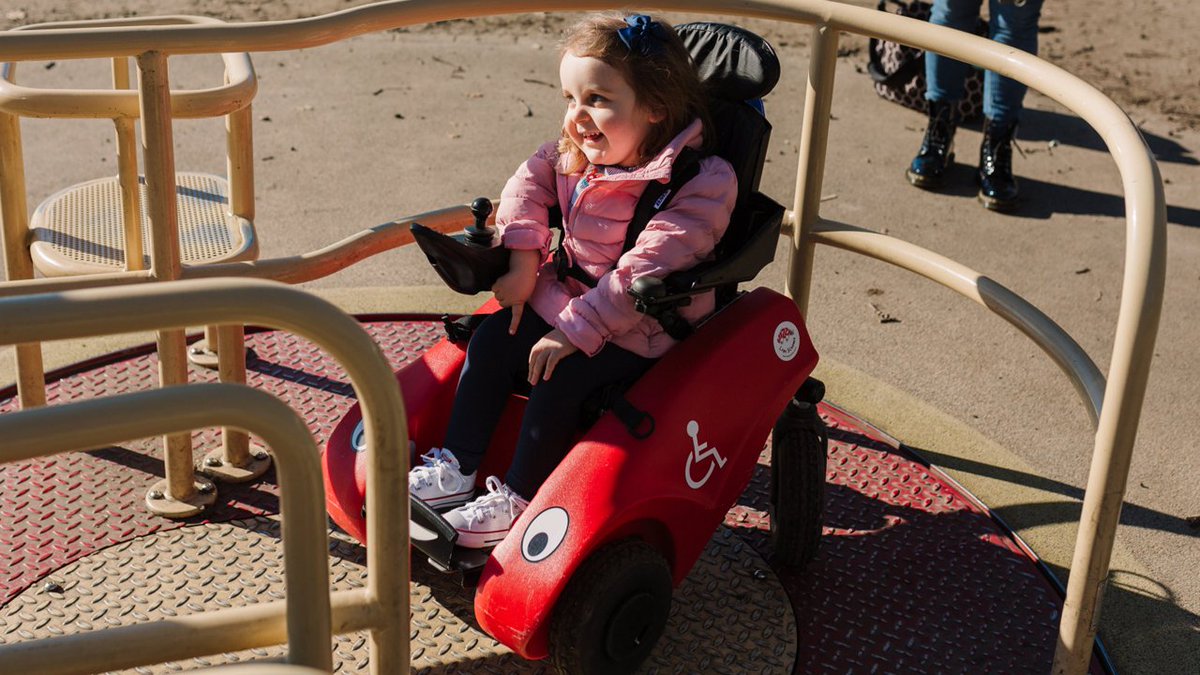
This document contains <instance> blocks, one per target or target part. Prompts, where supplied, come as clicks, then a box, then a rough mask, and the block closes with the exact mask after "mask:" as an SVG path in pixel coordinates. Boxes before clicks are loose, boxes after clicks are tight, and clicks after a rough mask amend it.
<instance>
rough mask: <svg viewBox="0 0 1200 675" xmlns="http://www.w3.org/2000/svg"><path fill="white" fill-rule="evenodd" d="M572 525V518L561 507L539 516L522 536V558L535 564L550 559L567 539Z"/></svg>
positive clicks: (543, 512) (550, 509) (531, 522)
mask: <svg viewBox="0 0 1200 675" xmlns="http://www.w3.org/2000/svg"><path fill="white" fill-rule="evenodd" d="M570 524H571V517H570V515H569V514H568V513H567V510H566V509H564V508H562V507H561V506H554V507H551V508H548V509H546V510H545V511H542V512H541V513H539V514H537V517H536V518H534V519H533V520H532V521H530V522H529V527H526V528H525V534H524V535H522V536H521V557H523V558H525V559H526V560H528V561H529V562H533V563H535V562H541V561H543V560H545V559H546V558H549V557H550V554H551V553H554V552H555V551H556V550H558V546H559V544H562V543H563V540H564V539H566V538H567V527H568V526H569V525H570Z"/></svg>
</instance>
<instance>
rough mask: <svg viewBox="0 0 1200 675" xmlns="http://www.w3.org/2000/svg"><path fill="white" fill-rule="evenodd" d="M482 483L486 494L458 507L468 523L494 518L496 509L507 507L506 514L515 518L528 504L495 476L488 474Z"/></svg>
mask: <svg viewBox="0 0 1200 675" xmlns="http://www.w3.org/2000/svg"><path fill="white" fill-rule="evenodd" d="M484 485H486V486H487V494H484V495H480V496H479V497H478V498H477V499H476V500H475V501H472V502H468V503H467V504H464V505H463V506H461V507H459V508H460V509H461V511H462V515H463V518H465V519H466V521H467V524H468V525H470V524H471V523H472V522H474V521H479V522H481V523H482V522H483V521H484V519H485V518H495V517H496V510H497V509H499V508H507V509H508V514H509V515H510V516H511V517H512V519H513V520H516V519H517V516H519V515H521V512H522V511H524V510H525V507H526V506H529V502H527V501H525V500H524V499H521V498H520V497H518V496H517V494H516V493H515V492H513V491H512V489H511V488H509V487H508V486H507V485H505V484H504V483H502V482H500V479H499V478H497V477H495V476H488V477H487V480H486V481H484ZM510 524H511V523H510Z"/></svg>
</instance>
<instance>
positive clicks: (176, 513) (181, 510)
mask: <svg viewBox="0 0 1200 675" xmlns="http://www.w3.org/2000/svg"><path fill="white" fill-rule="evenodd" d="M192 486H193V487H194V488H195V491H194V492H193V493H192V494H191V496H189V497H187V498H185V499H175V498H174V497H171V496H170V489H169V486H168V484H167V479H165V478H164V479H162V480H160V481H158V482H157V483H155V484H154V485H151V486H150V489H149V490H148V491H147V492H146V508H148V509H150V512H151V513H153V514H155V515H159V516H162V517H164V518H190V517H192V516H194V515H197V514H199V513H201V512H203V511H204V510H205V509H206V508H208V507H210V506H212V505H213V504H215V503H216V501H217V486H216V485H214V484H213V482H212V481H210V480H208V479H207V478H204V477H203V476H199V475H197V476H195V478H194V480H193V482H192Z"/></svg>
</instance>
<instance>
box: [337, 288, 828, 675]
mask: <svg viewBox="0 0 1200 675" xmlns="http://www.w3.org/2000/svg"><path fill="white" fill-rule="evenodd" d="M495 309H496V305H495V304H494V303H488V304H487V305H484V307H482V308H480V310H479V312H480V313H490V312H492V311H495ZM464 359H465V352H464V351H463V349H462V348H461V347H459V346H458V345H455V344H452V343H450V342H448V341H443V342H441V343H439V344H437V345H436V346H435V347H433V348H432V349H430V350H429V351H427V352H425V354H423V355H422V357H421V358H420V359H419V360H417V361H416V362H413V363H411V364H409V365H407V366H406V367H404V368H403V369H401V370H400V371H398V372H397V374H396V377H397V379H398V380H399V382H400V387H401V391H402V392H403V395H404V402H405V406H406V409H407V414H408V424H409V434H410V436H411V438H412V439H413V441H414V442H415V444H416V447H417V448H418V449H420V450H421V451H424V450H425V449H427V448H429V447H432V446H436V445H439V444H440V443H441V441H442V438H443V436H444V434H445V430H446V426H447V424H448V420H449V415H450V408H451V406H452V404H453V399H454V391H455V388H456V387H457V384H458V376H459V372H460V371H461V369H462V365H463V361H464ZM816 363H817V354H816V351H815V350H814V349H813V346H812V342H811V341H810V340H809V337H808V333H807V331H806V330H805V328H804V321H803V319H802V318H801V316H800V313H799V311H798V310H797V309H796V306H795V303H793V302H792V301H791V300H790V299H788V298H786V297H784V296H782V295H780V294H778V293H775V292H774V291H771V290H768V289H758V290H755V291H753V292H751V293H748V294H746V295H745V296H743V297H742V298H740V299H739V300H738V301H737V302H735V303H733V304H732V305H731V306H729V307H728V308H726V309H725V310H724V311H722V312H721V313H719V314H718V315H717V316H715V317H714V318H713V319H712V320H710V321H709V322H708V323H706V324H705V325H704V326H703V327H702V328H701V329H700V330H699V331H697V332H696V334H695V335H694V336H692V337H691V338H689V339H688V340H686V341H684V342H683V343H681V344H680V345H679V346H677V347H675V348H674V349H672V350H671V351H670V352H668V353H667V355H666V356H664V357H663V358H662V360H660V361H659V362H658V363H657V364H655V366H654V367H653V368H652V369H651V370H650V372H649V373H647V374H646V375H645V376H644V377H643V378H642V379H641V380H640V381H639V382H638V383H637V384H636V385H634V387H633V388H631V389H630V390H629V391H628V392H627V393H626V398H627V399H628V400H629V401H630V402H631V403H632V404H633V405H634V406H636V407H637V408H639V409H640V410H644V411H646V412H649V413H650V414H651V415H652V416H653V418H654V420H655V431H654V433H652V434H651V435H650V436H649V437H647V438H645V439H637V438H634V437H633V436H632V435H631V434H630V433H629V431H628V430H626V428H625V427H624V426H623V425H622V424H621V423H620V421H618V420H617V419H616V418H615V417H614V416H613V415H612V414H606V415H605V416H603V417H602V418H601V419H600V421H598V422H597V423H596V424H595V425H594V426H593V427H592V428H591V429H590V430H588V432H587V433H586V434H584V435H583V436H582V437H581V438H580V440H579V442H578V443H577V444H576V445H575V446H574V448H572V450H571V452H570V453H569V454H568V455H567V457H566V459H565V460H564V461H563V463H562V464H561V465H559V467H558V468H557V469H556V470H555V472H554V473H553V474H552V475H551V476H550V479H549V480H548V481H547V482H546V483H545V484H544V485H543V486H542V488H541V489H540V490H539V491H538V494H537V495H536V496H535V497H534V500H533V501H532V502H531V503H530V506H529V509H528V510H527V511H526V512H525V514H523V515H522V517H521V519H520V520H519V521H518V522H517V525H516V527H515V528H514V530H513V533H512V534H511V535H510V536H509V537H508V538H507V539H505V540H504V542H502V543H501V544H500V546H498V547H497V548H496V549H495V551H493V553H492V556H491V558H490V559H489V560H488V562H487V565H486V566H485V567H484V570H483V574H482V577H481V579H480V583H479V587H478V589H477V591H476V594H475V613H476V618H477V619H478V620H479V623H480V625H481V626H482V627H483V628H484V629H485V630H487V631H488V632H489V633H490V634H491V635H492V636H494V637H495V638H496V639H497V640H499V641H500V642H502V643H503V644H505V645H507V646H508V647H509V648H511V649H512V650H513V651H515V652H517V653H518V654H520V655H521V656H523V657H525V658H528V659H540V658H544V657H545V656H546V655H547V635H548V629H549V618H550V614H551V612H552V610H553V608H554V605H555V603H556V602H557V600H558V597H559V595H560V594H561V593H562V591H563V588H564V587H565V586H566V584H567V582H568V581H569V580H570V578H571V575H572V574H573V573H574V572H575V570H576V569H577V568H578V567H579V565H580V564H581V563H582V562H583V561H584V560H585V559H586V558H587V557H588V556H589V555H591V554H592V552H594V551H596V550H598V549H599V548H600V547H601V546H603V545H605V544H607V543H609V542H611V541H615V540H617V539H622V538H626V537H640V538H642V539H644V540H646V541H647V542H649V543H651V544H652V545H654V546H655V547H656V548H658V549H659V550H660V551H661V552H662V553H663V555H664V557H665V558H666V559H667V561H668V563H669V564H670V565H671V569H672V573H673V577H674V581H675V583H676V584H678V583H679V582H680V581H682V580H683V579H684V577H686V576H687V574H688V572H689V571H690V570H691V568H692V565H694V564H695V562H696V559H697V558H698V557H699V555H700V553H701V552H702V551H703V550H704V546H705V545H706V544H707V542H708V540H709V538H710V537H711V536H712V533H713V531H714V530H715V529H716V528H717V526H718V525H719V524H720V523H721V521H722V519H723V517H724V515H725V512H726V511H727V510H728V509H729V507H730V506H732V505H733V504H734V502H735V501H736V500H737V497H738V495H740V494H741V493H742V491H743V490H744V489H745V487H746V484H747V483H748V482H749V480H750V477H751V475H752V473H753V471H754V466H755V464H756V463H757V459H758V455H759V452H760V451H761V449H762V446H763V443H764V442H765V441H766V438H767V435H768V434H769V433H770V431H771V428H772V426H773V425H774V423H775V420H776V418H777V417H778V416H779V413H780V412H781V411H782V410H783V408H784V406H785V405H786V404H787V401H788V400H789V399H790V398H791V397H792V395H793V394H794V393H795V392H796V390H797V389H798V388H799V387H800V385H801V383H803V382H804V379H805V378H806V377H808V375H809V374H810V373H811V372H812V370H813V368H814V367H815V366H816ZM523 412H524V399H522V398H520V397H516V396H514V397H513V400H512V403H511V404H510V406H509V408H508V409H507V410H506V412H505V415H504V419H503V420H502V422H501V425H500V428H499V429H497V432H496V434H495V435H494V437H493V439H492V445H491V446H490V448H489V450H488V455H487V459H486V460H485V463H484V466H483V467H481V468H480V471H479V473H478V475H479V476H480V480H481V481H482V479H483V478H484V477H486V476H488V475H500V476H503V475H504V472H505V469H506V468H507V466H508V463H509V461H510V460H511V453H512V447H513V445H514V443H515V439H516V433H517V430H518V429H519V427H520V421H521V416H522V414H523ZM360 421H361V413H360V412H359V408H358V406H357V405H356V406H354V407H353V408H352V409H351V410H350V411H349V412H348V413H347V414H346V416H345V417H344V418H343V419H342V421H341V422H340V423H339V424H338V426H337V428H335V429H334V431H333V433H332V434H331V436H330V439H329V443H328V445H327V446H326V450H325V453H324V456H323V465H324V469H325V489H326V498H327V502H328V510H329V513H330V516H331V517H332V518H333V520H334V522H336V523H337V524H338V525H339V526H341V527H342V529H344V530H346V532H347V533H349V534H350V535H351V536H353V537H355V538H356V539H358V540H359V541H361V542H363V543H366V523H365V520H364V518H363V515H362V507H363V503H364V501H365V497H364V495H365V487H366V453H364V452H361V451H356V450H355V449H354V446H353V443H352V437H353V435H354V431H355V428H356V427H357V426H358V424H359V422H360ZM560 534H561V536H560Z"/></svg>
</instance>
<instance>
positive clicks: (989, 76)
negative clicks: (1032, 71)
mask: <svg viewBox="0 0 1200 675" xmlns="http://www.w3.org/2000/svg"><path fill="white" fill-rule="evenodd" d="M988 10H989V12H990V13H991V17H990V20H989V22H988V32H989V33H990V37H991V38H992V39H993V40H995V41H996V42H999V43H1000V44H1003V45H1009V46H1010V47H1016V48H1017V49H1020V50H1021V51H1025V52H1029V53H1030V54H1037V47H1038V18H1039V17H1040V16H1041V12H1042V0H1025V2H1024V3H1023V4H1022V5H1021V6H1017V5H1016V4H1015V3H1014V2H1011V0H1010V1H1009V2H1000V1H999V0H989V4H988ZM1025 90H1026V86H1025V85H1023V84H1021V83H1020V82H1018V81H1016V80H1013V79H1010V78H1007V77H1003V76H1001V75H998V74H996V73H994V72H992V71H990V70H989V71H987V72H986V73H984V76H983V93H984V97H983V114H984V115H986V116H987V118H988V119H989V120H991V122H992V123H993V124H996V125H1000V126H1004V127H1007V126H1009V125H1011V124H1013V123H1015V122H1016V121H1017V117H1018V116H1019V115H1020V114H1021V105H1022V102H1023V101H1024V99H1025Z"/></svg>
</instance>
